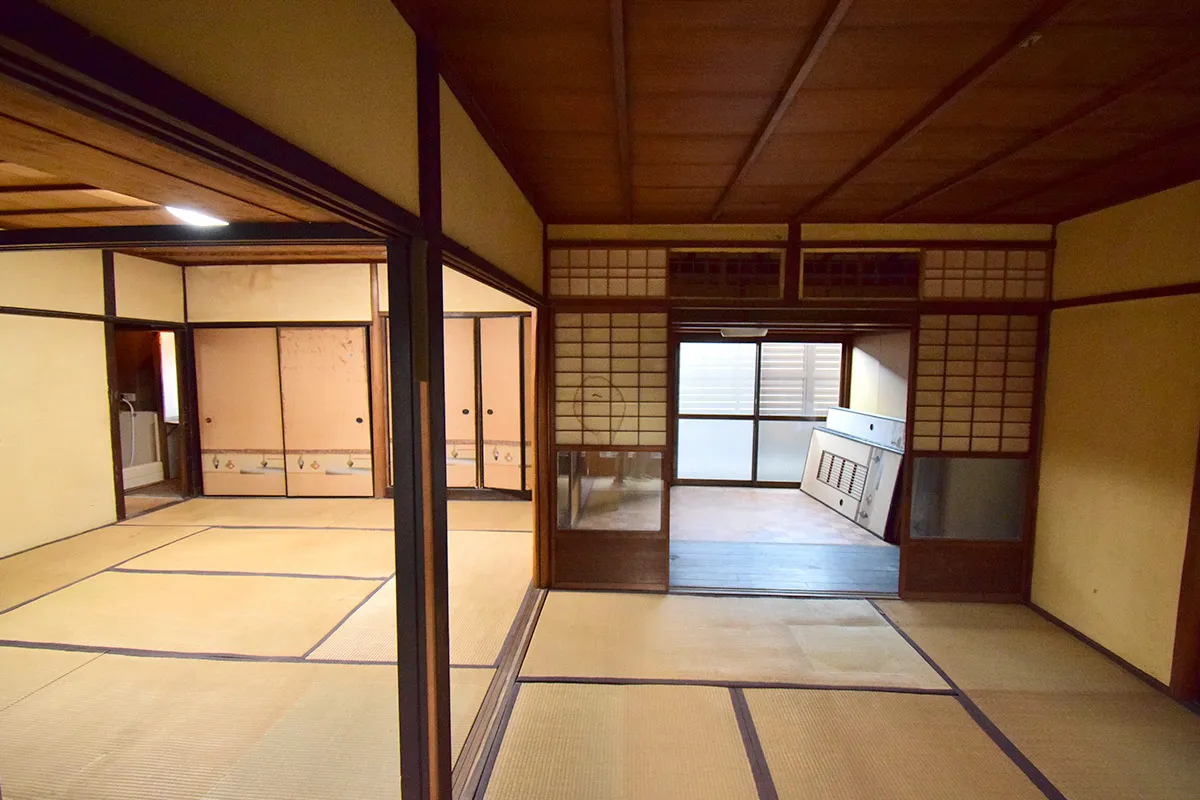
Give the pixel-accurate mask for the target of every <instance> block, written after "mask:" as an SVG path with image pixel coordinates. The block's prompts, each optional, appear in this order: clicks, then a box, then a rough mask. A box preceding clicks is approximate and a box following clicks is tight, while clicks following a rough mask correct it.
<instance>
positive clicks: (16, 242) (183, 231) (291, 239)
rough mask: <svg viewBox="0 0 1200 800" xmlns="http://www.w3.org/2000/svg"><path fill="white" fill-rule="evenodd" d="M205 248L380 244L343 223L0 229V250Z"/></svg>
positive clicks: (243, 223) (374, 237) (250, 223)
mask: <svg viewBox="0 0 1200 800" xmlns="http://www.w3.org/2000/svg"><path fill="white" fill-rule="evenodd" d="M186 244H203V245H251V244H257V245H272V244H274V245H284V244H339V245H344V244H368V245H375V246H379V245H381V244H383V242H382V240H381V239H380V238H379V237H377V236H374V235H372V234H370V233H367V232H366V231H363V230H360V229H358V228H356V227H354V226H353V225H349V224H347V223H344V222H235V223H232V224H229V225H224V226H221V227H214V228H195V227H191V226H189V225H119V226H113V227H107V228H104V227H95V228H92V227H81V228H36V229H30V230H15V231H0V250H70V249H75V250H78V249H87V248H98V247H114V248H127V247H154V246H156V245H157V246H164V247H177V246H179V245H186Z"/></svg>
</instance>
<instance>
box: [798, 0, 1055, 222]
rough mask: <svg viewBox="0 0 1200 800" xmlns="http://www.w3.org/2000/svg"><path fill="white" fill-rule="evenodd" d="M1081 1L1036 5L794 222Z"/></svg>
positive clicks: (1047, 0) (806, 206) (803, 209)
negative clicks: (996, 42) (1007, 32)
mask: <svg viewBox="0 0 1200 800" xmlns="http://www.w3.org/2000/svg"><path fill="white" fill-rule="evenodd" d="M1077 2H1079V0H1043V2H1041V3H1039V4H1038V6H1037V8H1035V9H1034V10H1033V12H1032V13H1031V14H1030V15H1029V16H1027V17H1026V18H1025V19H1023V20H1021V22H1020V23H1019V24H1018V25H1017V26H1016V27H1015V28H1013V29H1012V31H1010V32H1009V34H1008V36H1006V37H1004V39H1003V40H1002V41H1001V42H999V43H998V44H997V45H996V46H995V47H993V48H992V49H991V50H989V51H988V52H987V54H985V55H984V56H983V58H981V59H979V60H978V61H976V62H975V63H974V64H972V65H971V67H970V68H969V69H967V71H966V72H964V73H962V74H961V75H959V76H958V77H957V78H955V79H954V80H953V81H951V83H950V85H948V86H947V87H946V88H945V89H943V90H942V91H940V92H938V93H937V95H936V96H935V97H934V98H933V99H932V100H930V101H929V102H928V103H926V104H925V105H924V106H922V107H921V109H920V110H919V111H918V112H917V113H916V114H914V115H913V116H912V117H910V118H909V119H908V120H907V121H906V122H905V123H904V124H903V125H901V126H900V127H899V128H897V129H896V130H894V131H892V132H891V133H890V134H888V136H887V137H886V138H885V139H884V140H883V141H882V142H880V143H879V144H878V145H877V146H876V147H875V149H873V150H872V151H871V152H870V153H868V154H867V155H866V156H864V157H863V158H862V159H860V160H859V161H858V162H857V163H855V165H854V166H853V167H851V168H850V170H849V171H848V172H846V173H845V174H843V175H842V176H841V177H840V178H838V179H837V180H835V181H834V182H833V183H831V184H829V186H827V187H826V188H825V189H824V190H823V191H822V192H821V193H820V194H818V195H817V196H816V197H814V198H813V199H811V200H809V201H808V202H807V203H805V204H804V205H803V206H802V207H801V208H800V210H799V211H797V212H796V213H795V215H793V217H792V220H791V221H792V222H802V221H803V218H804V215H805V214H807V213H808V212H809V211H812V210H813V209H814V208H816V207H817V206H819V205H821V204H822V203H824V202H825V201H826V200H828V199H829V198H830V197H833V195H835V194H837V192H838V190H840V189H841V188H842V187H843V186H845V185H846V184H848V183H849V182H850V181H852V180H854V179H855V178H856V177H858V176H859V175H861V174H862V173H863V172H864V171H865V170H866V169H867V168H868V167H870V166H871V165H872V164H874V163H875V162H877V161H879V160H880V159H881V158H883V157H884V156H886V155H887V154H888V153H890V152H892V151H893V150H894V149H896V148H897V147H899V146H900V145H901V144H903V143H904V142H906V141H908V140H909V139H910V138H911V137H913V136H914V135H916V134H917V133H918V132H920V131H921V129H922V128H924V127H925V126H926V125H928V124H929V123H930V122H932V121H933V119H934V118H935V117H936V116H937V115H938V114H940V113H942V112H943V111H945V110H946V109H947V108H949V107H950V106H951V105H952V104H953V103H955V102H956V101H957V100H958V99H959V98H961V97H962V96H963V95H964V94H966V93H967V92H968V91H970V90H971V89H972V88H974V87H975V86H976V85H978V84H979V82H980V81H982V80H983V79H984V78H985V77H987V75H988V74H989V73H990V72H991V71H992V70H993V69H995V68H996V66H998V65H999V64H1000V62H1002V61H1003V60H1004V59H1005V58H1007V57H1008V56H1009V55H1011V54H1012V53H1013V51H1014V50H1016V49H1017V48H1019V47H1020V46H1021V44H1022V43H1023V42H1024V41H1025V40H1026V39H1028V38H1029V37H1030V36H1031V35H1032V34H1034V33H1037V32H1038V31H1039V30H1040V29H1041V28H1042V27H1044V26H1045V25H1047V24H1049V23H1050V22H1051V21H1052V20H1053V19H1054V18H1055V17H1056V16H1058V15H1059V14H1061V13H1062V12H1063V11H1065V10H1066V9H1067V8H1068V7H1069V6H1071V5H1074V4H1075V3H1077Z"/></svg>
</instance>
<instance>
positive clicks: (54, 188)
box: [0, 183, 96, 194]
mask: <svg viewBox="0 0 1200 800" xmlns="http://www.w3.org/2000/svg"><path fill="white" fill-rule="evenodd" d="M95 190H96V187H95V186H92V185H91V184H87V183H25V184H20V185H17V186H0V194H41V193H43V192H90V191H95Z"/></svg>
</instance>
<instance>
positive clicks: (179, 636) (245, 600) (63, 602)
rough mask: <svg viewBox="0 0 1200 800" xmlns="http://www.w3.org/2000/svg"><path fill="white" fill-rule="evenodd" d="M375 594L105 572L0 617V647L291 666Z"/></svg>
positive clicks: (331, 586)
mask: <svg viewBox="0 0 1200 800" xmlns="http://www.w3.org/2000/svg"><path fill="white" fill-rule="evenodd" d="M377 585H378V584H376V583H375V582H373V581H360V580H353V581H351V580H333V579H324V578H259V577H244V576H238V577H232V576H209V575H203V576H201V575H144V574H134V573H117V572H105V573H102V574H100V575H97V576H95V577H92V578H88V579H87V580H85V581H82V582H80V583H77V584H75V585H74V586H70V587H67V588H66V589H63V590H62V591H59V592H55V593H54V594H51V595H48V596H46V597H43V598H42V599H40V600H35V601H34V602H32V603H30V604H29V605H26V606H22V607H21V608H18V609H16V610H15V611H10V612H8V613H7V614H3V615H0V639H7V640H16V641H28V642H55V643H67V644H80V645H91V646H97V647H114V648H130V649H147V650H165V651H179V652H187V653H232V654H241V655H257V656H300V655H303V654H304V653H305V652H306V651H307V650H308V649H309V648H310V647H311V646H312V645H313V644H315V643H316V642H317V641H318V640H319V639H320V638H321V637H322V636H323V635H324V634H325V633H326V632H327V631H329V630H331V629H332V628H333V627H334V626H335V625H337V623H338V622H339V621H340V620H341V619H342V618H343V617H344V616H345V615H346V614H348V613H349V612H350V610H351V609H352V608H354V606H355V605H356V604H357V603H358V602H359V601H360V600H362V598H363V597H365V596H366V595H367V593H368V592H370V591H371V590H372V589H374V588H375V587H376V586H377Z"/></svg>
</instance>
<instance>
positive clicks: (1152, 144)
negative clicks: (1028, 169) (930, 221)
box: [972, 120, 1200, 219]
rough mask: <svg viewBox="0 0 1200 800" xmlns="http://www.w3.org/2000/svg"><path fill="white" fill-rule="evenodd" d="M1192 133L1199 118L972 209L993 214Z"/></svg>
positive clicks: (1198, 132) (1199, 126) (1196, 133)
mask: <svg viewBox="0 0 1200 800" xmlns="http://www.w3.org/2000/svg"><path fill="white" fill-rule="evenodd" d="M1192 137H1200V120H1194V121H1193V122H1192V123H1191V124H1189V125H1187V126H1185V127H1183V128H1178V129H1176V130H1174V131H1171V132H1170V133H1168V134H1166V135H1164V136H1158V137H1156V138H1154V139H1152V140H1151V141H1149V142H1146V143H1144V144H1140V145H1138V146H1137V147H1131V148H1129V149H1128V150H1124V151H1122V152H1120V153H1118V154H1117V155H1115V156H1113V157H1112V158H1106V159H1104V160H1103V161H1098V162H1092V163H1089V164H1087V165H1085V166H1083V167H1080V168H1079V169H1076V170H1072V171H1071V172H1068V173H1067V174H1065V175H1061V176H1059V177H1057V178H1055V179H1054V180H1051V181H1047V182H1045V183H1043V184H1041V185H1039V186H1035V187H1034V188H1032V189H1030V190H1028V191H1023V192H1020V193H1018V194H1014V195H1012V196H1011V197H1007V198H1005V199H1004V200H1001V201H1000V202H998V203H993V204H991V205H989V206H988V207H986V208H983V209H979V210H977V211H974V212H972V216H973V217H975V218H983V217H987V216H989V215H990V214H994V213H995V212H997V211H999V210H1000V209H1003V208H1008V207H1009V206H1013V205H1016V204H1017V203H1020V202H1023V201H1025V200H1028V199H1030V198H1032V197H1037V196H1038V195H1040V194H1045V193H1046V192H1050V191H1053V190H1055V189H1058V188H1060V187H1063V186H1066V185H1068V184H1071V183H1074V182H1075V181H1078V180H1082V179H1083V178H1087V177H1089V176H1091V175H1095V174H1096V173H1099V172H1103V171H1104V170H1106V169H1111V168H1112V167H1115V166H1118V165H1120V164H1123V163H1125V162H1127V161H1132V160H1133V159H1135V158H1140V157H1142V156H1144V155H1147V154H1149V153H1153V152H1154V151H1155V150H1158V149H1159V148H1162V147H1168V146H1170V145H1172V144H1175V143H1176V142H1181V141H1183V140H1185V139H1190V138H1192ZM1192 177H1195V176H1192ZM1188 179H1189V178H1188V176H1183V175H1180V176H1179V177H1178V180H1175V181H1174V184H1179V183H1186V182H1187V180H1188ZM1160 188H1163V189H1165V188H1168V187H1166V186H1163V187H1160ZM1104 205H1107V202H1106V201H1101V202H1100V203H1099V204H1098V205H1097V206H1096V207H1097V208H1101V207H1103V206H1104ZM1086 210H1087V209H1084V210H1083V211H1080V212H1079V213H1085V212H1086ZM1068 219H1069V217H1068Z"/></svg>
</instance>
